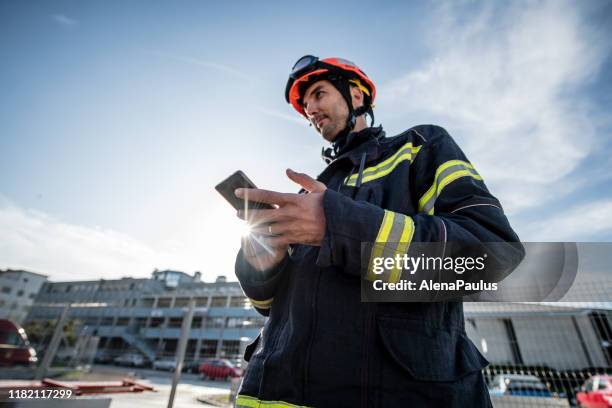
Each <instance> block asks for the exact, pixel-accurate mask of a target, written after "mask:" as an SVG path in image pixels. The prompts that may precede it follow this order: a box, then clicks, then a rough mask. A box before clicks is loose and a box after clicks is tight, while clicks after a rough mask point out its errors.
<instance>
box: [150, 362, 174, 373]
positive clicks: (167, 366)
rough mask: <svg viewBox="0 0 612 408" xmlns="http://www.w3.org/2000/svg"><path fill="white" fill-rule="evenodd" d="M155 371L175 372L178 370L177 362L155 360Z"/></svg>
mask: <svg viewBox="0 0 612 408" xmlns="http://www.w3.org/2000/svg"><path fill="white" fill-rule="evenodd" d="M153 369H154V370H165V371H174V370H176V360H174V359H163V360H155V361H154V362H153Z"/></svg>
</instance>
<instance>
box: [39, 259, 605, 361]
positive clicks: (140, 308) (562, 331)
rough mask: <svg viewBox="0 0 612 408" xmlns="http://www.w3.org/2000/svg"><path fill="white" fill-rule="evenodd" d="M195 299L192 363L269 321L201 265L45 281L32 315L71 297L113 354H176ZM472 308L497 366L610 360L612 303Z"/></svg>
mask: <svg viewBox="0 0 612 408" xmlns="http://www.w3.org/2000/svg"><path fill="white" fill-rule="evenodd" d="M191 299H193V300H194V301H195V305H196V309H195V314H194V318H193V321H192V324H191V331H190V333H189V340H188V344H187V354H186V361H193V360H195V361H197V360H198V359H200V358H203V357H227V358H230V359H235V360H238V359H240V357H241V355H242V352H243V350H244V347H245V346H246V344H248V343H249V342H250V341H251V340H252V339H254V338H255V337H256V336H257V335H258V334H259V331H260V329H261V328H262V327H263V325H264V322H265V318H264V317H263V316H261V315H259V314H258V313H257V312H256V311H255V310H254V309H253V308H252V307H251V305H250V303H249V301H248V299H247V298H246V297H245V296H244V294H243V292H242V289H241V288H240V285H239V283H238V282H227V281H226V279H225V277H218V278H217V280H216V281H215V282H212V283H206V282H202V281H201V280H200V274H199V273H198V272H196V273H195V275H194V276H190V275H188V274H185V273H183V272H179V271H170V270H166V271H157V270H156V271H154V272H153V273H152V276H151V278H145V279H133V278H123V279H117V280H97V281H77V282H47V283H45V284H44V286H43V287H42V289H41V291H40V293H39V295H38V297H37V298H36V301H35V304H34V306H33V307H32V310H31V312H30V315H29V316H28V321H33V320H50V319H55V318H57V317H58V316H59V314H60V313H61V311H62V309H63V306H64V305H65V304H68V303H72V305H73V306H72V308H71V311H70V315H69V316H70V318H71V319H76V320H77V321H78V322H79V323H80V324H79V326H80V330H81V334H82V335H84V336H96V337H99V354H101V355H107V356H109V358H112V357H113V356H116V355H119V354H121V353H124V352H128V351H135V350H137V351H139V352H141V353H143V354H144V355H146V356H147V357H148V358H149V359H151V360H154V359H159V358H164V357H173V356H174V355H175V353H176V349H177V346H178V340H179V337H180V332H181V324H182V321H183V316H184V315H185V312H186V307H187V305H188V304H189V301H190V300H191ZM407 307H409V305H407ZM464 310H465V316H466V324H465V326H466V332H467V334H468V336H469V337H470V338H471V340H472V341H473V342H474V344H475V345H476V346H477V347H478V348H479V350H480V351H481V352H482V353H483V355H484V356H485V357H486V358H487V359H488V360H489V361H490V362H491V363H492V364H494V365H498V366H512V367H520V366H540V367H541V366H546V367H550V368H551V369H556V370H581V369H585V368H590V367H609V366H610V365H612V348H611V344H612V331H611V325H610V321H611V319H612V311H610V310H607V309H598V308H591V307H575V306H574V307H573V306H569V305H565V304H563V303H558V304H555V305H544V304H526V303H478V302H466V303H465V304H464Z"/></svg>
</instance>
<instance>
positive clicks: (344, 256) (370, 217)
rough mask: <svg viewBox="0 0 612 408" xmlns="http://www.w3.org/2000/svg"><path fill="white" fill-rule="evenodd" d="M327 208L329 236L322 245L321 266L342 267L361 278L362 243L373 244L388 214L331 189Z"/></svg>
mask: <svg viewBox="0 0 612 408" xmlns="http://www.w3.org/2000/svg"><path fill="white" fill-rule="evenodd" d="M323 209H324V211H325V219H326V235H325V238H324V239H323V242H322V243H321V248H320V250H319V257H318V259H317V265H318V266H321V267H324V266H331V265H333V266H338V267H342V268H343V269H344V271H345V272H348V273H350V274H352V275H357V276H360V275H361V246H362V245H361V244H362V242H373V241H374V240H375V239H376V232H377V230H378V225H379V224H380V222H381V220H382V218H383V215H384V211H383V209H382V208H380V207H377V206H375V205H373V204H370V203H367V202H365V201H355V200H352V199H350V198H349V197H346V196H344V195H342V194H340V193H338V192H336V191H333V190H331V189H329V188H328V189H327V190H325V194H324V196H323Z"/></svg>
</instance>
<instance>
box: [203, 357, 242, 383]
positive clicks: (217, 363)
mask: <svg viewBox="0 0 612 408" xmlns="http://www.w3.org/2000/svg"><path fill="white" fill-rule="evenodd" d="M241 375H242V370H241V369H240V368H238V367H236V366H234V365H233V364H232V363H230V362H229V361H228V360H225V359H221V358H207V359H205V360H204V361H202V364H200V376H201V377H202V378H204V379H211V380H214V379H216V378H223V379H225V380H229V379H231V378H236V377H240V376H241Z"/></svg>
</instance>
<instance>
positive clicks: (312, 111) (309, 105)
mask: <svg viewBox="0 0 612 408" xmlns="http://www.w3.org/2000/svg"><path fill="white" fill-rule="evenodd" d="M303 108H304V113H305V114H306V117H307V118H308V119H310V118H312V117H313V116H314V115H316V114H317V112H318V109H317V104H316V103H314V102H306V101H305V102H304V105H303Z"/></svg>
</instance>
